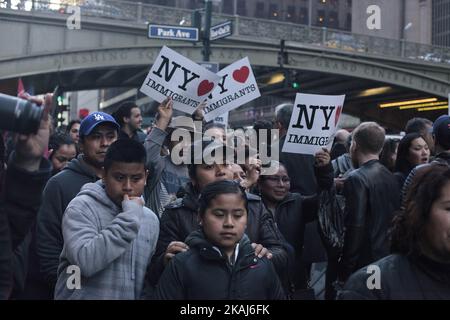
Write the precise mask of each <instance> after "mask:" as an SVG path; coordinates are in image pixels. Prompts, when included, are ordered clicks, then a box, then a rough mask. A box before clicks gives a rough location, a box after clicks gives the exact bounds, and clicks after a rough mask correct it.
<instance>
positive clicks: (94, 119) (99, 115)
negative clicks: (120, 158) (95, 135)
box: [80, 111, 120, 136]
mask: <svg viewBox="0 0 450 320" xmlns="http://www.w3.org/2000/svg"><path fill="white" fill-rule="evenodd" d="M102 123H111V124H112V125H114V127H116V129H117V131H119V130H120V125H119V124H118V123H117V122H116V120H115V119H114V118H113V117H112V116H111V115H110V114H107V113H104V112H100V111H98V112H93V113H91V114H90V115H88V116H87V117H86V118H84V119H83V121H81V124H80V136H88V135H89V134H90V133H91V132H92V130H93V129H94V128H95V127H96V126H98V125H99V124H102Z"/></svg>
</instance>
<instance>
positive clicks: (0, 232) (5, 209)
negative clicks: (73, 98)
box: [0, 95, 52, 299]
mask: <svg viewBox="0 0 450 320" xmlns="http://www.w3.org/2000/svg"><path fill="white" fill-rule="evenodd" d="M35 102H36V101H35ZM50 107H51V95H47V96H46V97H45V106H44V108H45V109H44V114H43V117H42V120H41V125H40V127H39V130H38V132H37V133H36V134H29V135H19V136H18V140H17V144H16V146H15V151H13V153H12V154H11V156H10V160H9V164H8V169H7V170H6V176H5V180H4V181H1V183H2V184H3V183H4V185H3V186H2V194H1V200H0V299H8V298H9V296H10V294H11V292H12V290H13V289H14V280H13V273H14V271H15V270H14V269H13V260H14V257H13V251H14V250H16V248H17V247H18V246H19V245H20V244H21V242H22V241H23V239H24V238H25V236H26V235H27V233H28V232H29V230H30V227H31V225H32V224H33V222H34V220H35V218H36V213H37V210H38V208H39V205H40V202H41V193H42V189H43V188H44V185H45V183H46V182H47V180H48V178H50V174H51V168H52V167H51V164H50V162H49V161H48V160H47V159H45V158H43V154H44V151H45V148H47V145H48V139H49V135H50V118H49V116H48V113H49V110H50ZM2 143H3V141H2ZM0 165H1V166H2V169H3V162H2V163H1V164H0Z"/></svg>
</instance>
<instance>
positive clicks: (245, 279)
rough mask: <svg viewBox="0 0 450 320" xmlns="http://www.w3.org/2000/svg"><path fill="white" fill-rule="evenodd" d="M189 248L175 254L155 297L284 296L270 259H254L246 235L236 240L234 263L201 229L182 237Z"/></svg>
mask: <svg viewBox="0 0 450 320" xmlns="http://www.w3.org/2000/svg"><path fill="white" fill-rule="evenodd" d="M186 243H187V244H188V245H189V247H190V250H188V251H186V252H182V253H179V254H177V255H176V256H175V257H174V258H173V259H172V260H171V261H170V263H169V265H168V266H167V268H166V270H164V272H163V274H162V276H161V279H160V281H159V283H158V286H157V289H156V295H155V298H156V299H158V300H182V299H183V300H281V299H285V294H284V291H283V289H282V287H281V284H280V281H279V279H278V276H277V274H276V272H275V270H274V268H273V266H272V263H271V262H270V261H269V260H267V258H265V257H263V258H262V259H258V258H257V257H256V256H255V252H254V250H253V248H252V246H251V244H250V240H249V239H248V237H247V236H246V235H244V237H243V238H242V239H241V241H240V242H239V253H238V257H237V260H236V262H235V264H234V265H230V263H229V262H228V258H227V257H225V256H223V255H222V254H220V253H219V252H218V251H217V250H215V249H213V246H212V244H211V243H210V242H208V241H207V240H206V239H205V236H204V234H203V232H202V231H201V230H197V231H194V232H192V233H191V234H190V235H189V237H188V238H187V239H186Z"/></svg>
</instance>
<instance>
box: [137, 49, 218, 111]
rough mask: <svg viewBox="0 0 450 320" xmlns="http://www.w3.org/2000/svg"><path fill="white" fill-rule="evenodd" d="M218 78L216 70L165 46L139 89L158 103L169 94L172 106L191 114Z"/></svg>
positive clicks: (210, 90) (204, 98)
mask: <svg viewBox="0 0 450 320" xmlns="http://www.w3.org/2000/svg"><path fill="white" fill-rule="evenodd" d="M220 79H221V77H220V76H218V75H216V74H215V73H213V72H211V71H208V70H206V69H205V68H203V67H201V66H199V65H198V64H196V63H195V62H193V61H191V60H189V59H188V58H186V57H184V56H182V55H181V54H179V53H177V52H175V51H173V50H171V49H169V48H168V47H166V46H164V47H163V48H162V49H161V51H160V52H159V55H158V57H157V58H156V60H155V62H154V63H153V65H152V68H151V69H150V72H149V73H148V75H147V77H146V78H145V81H144V83H143V84H142V86H141V89H140V90H141V92H143V93H144V94H146V95H147V96H149V97H150V98H153V99H155V100H156V101H158V102H162V101H164V99H166V97H172V99H173V107H174V109H177V110H180V111H183V112H186V113H189V114H193V113H194V111H195V108H197V106H198V105H199V104H200V103H201V102H202V101H204V100H206V97H207V95H208V94H210V93H211V92H212V90H213V89H214V87H215V86H216V84H217V83H218V82H219V80H220Z"/></svg>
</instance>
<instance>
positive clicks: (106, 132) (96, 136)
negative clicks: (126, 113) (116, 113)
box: [37, 112, 120, 295]
mask: <svg viewBox="0 0 450 320" xmlns="http://www.w3.org/2000/svg"><path fill="white" fill-rule="evenodd" d="M119 130H120V126H119V124H118V123H117V122H116V121H115V120H114V118H113V117H112V116H111V115H109V114H107V113H104V112H93V113H91V114H90V115H88V116H87V117H86V118H84V119H83V121H82V122H81V125H80V142H79V145H80V150H81V154H80V155H78V157H77V158H75V159H72V161H70V162H69V163H68V164H67V166H66V167H65V168H64V169H63V170H62V171H61V172H60V173H58V174H57V175H55V176H53V177H52V178H51V179H50V180H49V181H48V183H47V185H46V187H45V189H44V192H43V199H42V205H41V208H40V210H39V213H38V220H37V228H38V229H37V253H38V256H39V260H40V262H39V263H40V271H41V273H42V274H43V276H44V277H45V280H46V282H47V284H48V289H49V292H51V294H52V295H53V291H54V286H55V283H56V279H57V268H58V265H59V255H60V253H61V251H62V248H63V244H64V239H63V236H62V231H61V221H62V217H63V214H64V211H65V210H66V207H67V205H68V204H69V202H70V201H71V200H72V199H73V198H75V196H76V195H77V193H78V192H79V191H80V190H81V187H82V186H83V185H84V184H86V183H89V182H95V181H97V180H98V179H100V178H101V177H102V167H103V162H104V160H105V156H106V151H108V148H109V146H110V145H111V144H112V143H113V142H114V141H116V140H117V137H118V132H119Z"/></svg>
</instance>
